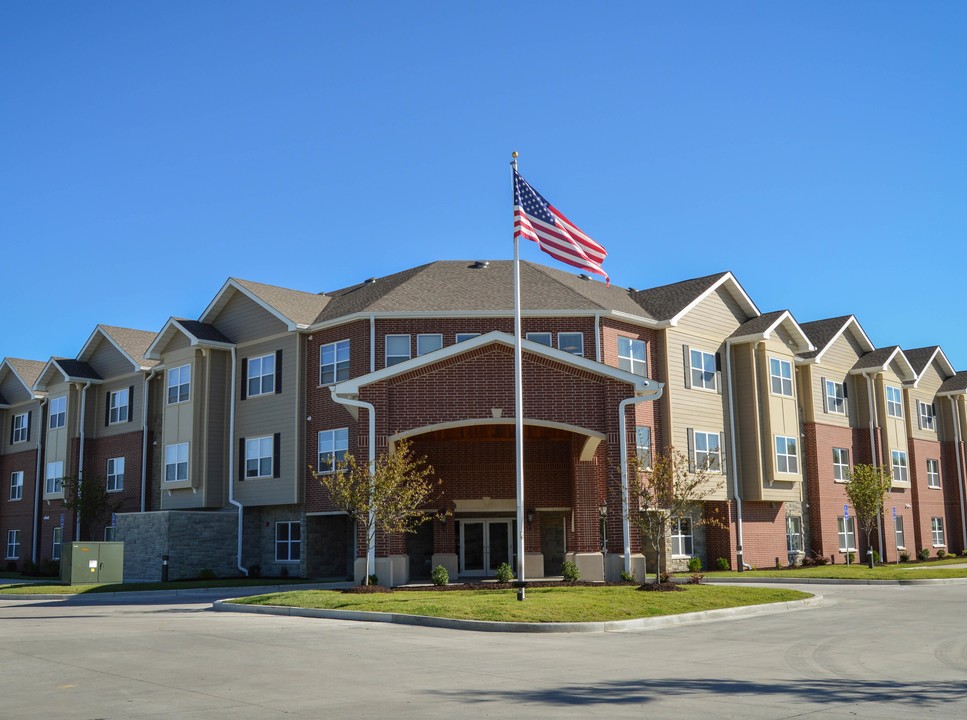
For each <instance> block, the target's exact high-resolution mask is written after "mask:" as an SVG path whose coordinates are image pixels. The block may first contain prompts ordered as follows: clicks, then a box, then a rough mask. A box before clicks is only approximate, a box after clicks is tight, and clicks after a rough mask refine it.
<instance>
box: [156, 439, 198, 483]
mask: <svg viewBox="0 0 967 720" xmlns="http://www.w3.org/2000/svg"><path fill="white" fill-rule="evenodd" d="M182 447H184V448H185V460H184V461H182V460H180V459H178V454H179V453H178V450H179V449H180V448H182ZM172 448H174V449H175V461H174V462H169V461H168V450H169V449H172ZM182 464H184V466H185V477H183V478H180V477H178V466H180V465H182ZM171 465H174V467H175V477H174V478H173V479H171V480H169V479H168V467H169V466H171ZM189 480H191V443H187V442H181V443H169V444H168V445H165V464H164V475H163V476H162V483H163V484H167V485H174V484H175V483H184V482H188V481H189Z"/></svg>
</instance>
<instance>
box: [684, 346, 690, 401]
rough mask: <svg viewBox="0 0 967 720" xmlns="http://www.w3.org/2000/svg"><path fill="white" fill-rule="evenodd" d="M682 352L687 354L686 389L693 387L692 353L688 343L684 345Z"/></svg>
mask: <svg viewBox="0 0 967 720" xmlns="http://www.w3.org/2000/svg"><path fill="white" fill-rule="evenodd" d="M682 352H683V353H684V355H685V389H686V390H688V389H689V388H691V387H692V354H691V352H690V351H689V349H688V345H682Z"/></svg>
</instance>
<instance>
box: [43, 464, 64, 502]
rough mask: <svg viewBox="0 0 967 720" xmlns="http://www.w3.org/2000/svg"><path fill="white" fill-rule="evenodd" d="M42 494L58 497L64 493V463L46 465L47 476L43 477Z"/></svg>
mask: <svg viewBox="0 0 967 720" xmlns="http://www.w3.org/2000/svg"><path fill="white" fill-rule="evenodd" d="M44 492H46V493H47V494H48V495H59V494H60V493H62V492H64V463H63V461H61V460H58V461H57V462H49V463H47V474H46V475H45V476H44Z"/></svg>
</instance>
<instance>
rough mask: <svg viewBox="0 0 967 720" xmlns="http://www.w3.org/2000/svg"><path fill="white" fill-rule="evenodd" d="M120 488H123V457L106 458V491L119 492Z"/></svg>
mask: <svg viewBox="0 0 967 720" xmlns="http://www.w3.org/2000/svg"><path fill="white" fill-rule="evenodd" d="M122 490H124V458H123V457H116V458H108V461H107V491H108V492H121V491H122Z"/></svg>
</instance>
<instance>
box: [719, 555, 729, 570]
mask: <svg viewBox="0 0 967 720" xmlns="http://www.w3.org/2000/svg"><path fill="white" fill-rule="evenodd" d="M715 564H716V566H717V567H718V569H719V570H731V569H732V563H730V562H729V559H728V558H723V557H720V558H719V559H718V560H716V561H715Z"/></svg>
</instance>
